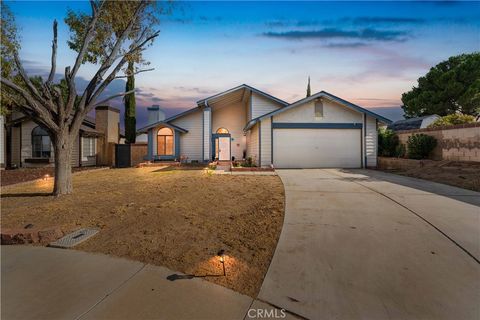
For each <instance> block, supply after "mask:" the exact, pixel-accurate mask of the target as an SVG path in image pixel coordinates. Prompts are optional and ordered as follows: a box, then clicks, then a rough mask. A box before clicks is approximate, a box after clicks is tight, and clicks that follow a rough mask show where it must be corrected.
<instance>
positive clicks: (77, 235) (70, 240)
mask: <svg viewBox="0 0 480 320" xmlns="http://www.w3.org/2000/svg"><path fill="white" fill-rule="evenodd" d="M97 233H98V230H97V229H89V228H83V229H79V230H77V231H74V232H72V233H70V234H67V235H66V236H65V237H63V238H60V239H58V240H57V241H54V242H52V243H50V244H49V246H50V247H54V248H71V247H74V246H76V245H77V244H79V243H81V242H83V241H85V240H87V239H89V238H91V237H93V236H94V235H96V234H97Z"/></svg>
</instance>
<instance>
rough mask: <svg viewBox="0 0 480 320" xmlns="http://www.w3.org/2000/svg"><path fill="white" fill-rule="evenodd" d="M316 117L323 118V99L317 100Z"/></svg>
mask: <svg viewBox="0 0 480 320" xmlns="http://www.w3.org/2000/svg"><path fill="white" fill-rule="evenodd" d="M315 118H323V102H322V100H321V99H317V100H315Z"/></svg>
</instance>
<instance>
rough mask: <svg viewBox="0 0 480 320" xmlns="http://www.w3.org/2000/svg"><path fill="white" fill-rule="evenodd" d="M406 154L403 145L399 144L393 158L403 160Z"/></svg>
mask: <svg viewBox="0 0 480 320" xmlns="http://www.w3.org/2000/svg"><path fill="white" fill-rule="evenodd" d="M406 153H407V151H406V149H405V145H404V144H401V143H399V144H398V146H397V147H396V148H395V157H397V158H405V154H406Z"/></svg>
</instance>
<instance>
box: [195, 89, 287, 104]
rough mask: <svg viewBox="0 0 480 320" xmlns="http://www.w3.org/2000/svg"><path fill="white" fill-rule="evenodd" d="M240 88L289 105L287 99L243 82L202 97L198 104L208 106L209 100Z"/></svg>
mask: <svg viewBox="0 0 480 320" xmlns="http://www.w3.org/2000/svg"><path fill="white" fill-rule="evenodd" d="M239 89H248V90H250V91H252V92H255V93H257V94H259V95H261V96H263V97H265V98H267V99H270V100H273V101H275V102H278V103H279V104H281V105H283V106H286V105H288V102H285V101H283V100H281V99H278V98H276V97H274V96H272V95H270V94H268V93H266V92H263V91H261V90H258V89H255V88H254V87H251V86H249V85H246V84H241V85H239V86H237V87H234V88H231V89H228V90H225V91H223V92H220V93H217V94H215V95H213V96H210V97H208V98H205V99H202V100H198V101H197V104H198V106H206V105H208V101H209V100H211V99H215V98H219V97H221V96H224V95H227V94H229V93H232V92H234V91H237V90H239Z"/></svg>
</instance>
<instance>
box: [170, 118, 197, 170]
mask: <svg viewBox="0 0 480 320" xmlns="http://www.w3.org/2000/svg"><path fill="white" fill-rule="evenodd" d="M202 117H203V113H202V111H201V110H198V111H195V112H192V113H190V114H187V115H185V116H183V117H180V118H178V119H175V120H173V121H172V122H171V123H172V124H173V125H176V126H179V127H180V128H183V129H185V130H188V132H187V133H181V134H180V156H186V157H188V160H187V161H189V162H190V161H192V160H195V161H202V160H203V151H202V140H203V128H202Z"/></svg>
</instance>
